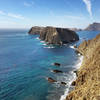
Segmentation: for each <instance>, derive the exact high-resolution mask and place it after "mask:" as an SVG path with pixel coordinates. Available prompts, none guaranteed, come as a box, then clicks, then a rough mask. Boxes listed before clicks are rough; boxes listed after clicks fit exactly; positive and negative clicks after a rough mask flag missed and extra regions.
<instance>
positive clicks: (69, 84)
mask: <svg viewBox="0 0 100 100" xmlns="http://www.w3.org/2000/svg"><path fill="white" fill-rule="evenodd" d="M82 62H83V56H81V57H79V60H78V61H77V63H76V64H75V65H74V66H75V68H76V69H79V68H80V66H81V64H82ZM71 74H72V75H73V77H72V79H70V81H69V83H68V86H67V88H66V89H65V92H64V95H62V96H61V98H60V100H65V99H66V96H67V95H68V93H69V91H70V88H71V87H72V86H71V83H72V82H73V81H74V80H75V79H76V74H75V73H74V72H73V71H71Z"/></svg>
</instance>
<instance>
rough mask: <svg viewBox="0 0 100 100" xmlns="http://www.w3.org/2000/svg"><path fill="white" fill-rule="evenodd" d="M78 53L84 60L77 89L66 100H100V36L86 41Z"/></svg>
mask: <svg viewBox="0 0 100 100" xmlns="http://www.w3.org/2000/svg"><path fill="white" fill-rule="evenodd" d="M78 51H79V52H80V53H81V54H83V56H84V60H83V63H82V65H81V67H80V69H79V70H78V73H77V74H78V77H77V79H76V81H75V89H74V90H73V91H72V92H71V93H69V95H68V96H67V97H66V100H100V34H99V35H97V36H96V38H94V39H92V40H88V41H84V42H83V43H82V44H81V45H80V46H79V47H78Z"/></svg>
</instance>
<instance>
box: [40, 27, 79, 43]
mask: <svg viewBox="0 0 100 100" xmlns="http://www.w3.org/2000/svg"><path fill="white" fill-rule="evenodd" d="M40 39H41V40H44V41H45V42H48V43H49V44H57V45H62V44H66V43H70V42H75V41H78V40H79V36H78V35H77V34H76V33H75V32H74V31H71V30H69V29H65V28H55V27H46V28H44V29H43V31H42V32H41V34H40Z"/></svg>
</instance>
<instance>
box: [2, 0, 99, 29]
mask: <svg viewBox="0 0 100 100" xmlns="http://www.w3.org/2000/svg"><path fill="white" fill-rule="evenodd" d="M99 4H100V0H76V1H73V0H48V1H47V0H42V1H41V0H21V1H20V0H3V1H1V2H0V29H5V28H7V29H12V28H13V29H22V28H23V29H29V28H31V27H32V26H54V27H63V28H82V29H84V28H85V27H87V26H88V24H91V23H93V22H100V19H99V18H100V14H99V13H100V8H99Z"/></svg>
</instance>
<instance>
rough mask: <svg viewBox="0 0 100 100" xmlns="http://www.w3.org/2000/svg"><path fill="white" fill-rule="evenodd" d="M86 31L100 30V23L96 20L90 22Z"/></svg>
mask: <svg viewBox="0 0 100 100" xmlns="http://www.w3.org/2000/svg"><path fill="white" fill-rule="evenodd" d="M84 30H85V31H100V23H97V22H94V23H93V24H90V25H89V26H88V27H87V28H85V29H84Z"/></svg>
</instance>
